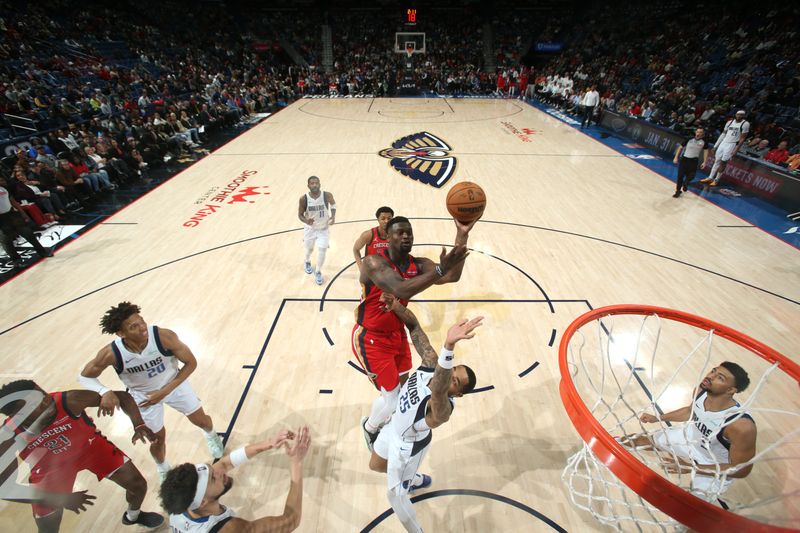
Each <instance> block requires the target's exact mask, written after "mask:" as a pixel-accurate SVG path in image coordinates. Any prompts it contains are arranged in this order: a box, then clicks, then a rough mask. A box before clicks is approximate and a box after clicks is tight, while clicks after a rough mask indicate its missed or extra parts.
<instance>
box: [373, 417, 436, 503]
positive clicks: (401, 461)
mask: <svg viewBox="0 0 800 533" xmlns="http://www.w3.org/2000/svg"><path fill="white" fill-rule="evenodd" d="M428 435H429V436H430V435H431V434H430V433H428ZM428 448H430V438H428V439H427V442H404V441H403V440H402V439H401V438H400V436H399V435H397V433H396V432H395V431H394V430H393V428H392V427H391V426H386V427H384V428H383V430H382V431H381V432H380V433H379V434H378V439H377V440H376V441H375V453H377V454H378V455H379V456H380V457H381V458H382V459H386V462H387V464H386V487H387V488H388V489H389V490H391V491H394V493H395V494H397V495H398V496H403V495H405V494H408V489H409V488H411V485H412V484H413V483H414V476H415V475H416V474H417V471H418V470H419V467H420V465H422V461H423V460H424V459H425V456H426V455H428Z"/></svg>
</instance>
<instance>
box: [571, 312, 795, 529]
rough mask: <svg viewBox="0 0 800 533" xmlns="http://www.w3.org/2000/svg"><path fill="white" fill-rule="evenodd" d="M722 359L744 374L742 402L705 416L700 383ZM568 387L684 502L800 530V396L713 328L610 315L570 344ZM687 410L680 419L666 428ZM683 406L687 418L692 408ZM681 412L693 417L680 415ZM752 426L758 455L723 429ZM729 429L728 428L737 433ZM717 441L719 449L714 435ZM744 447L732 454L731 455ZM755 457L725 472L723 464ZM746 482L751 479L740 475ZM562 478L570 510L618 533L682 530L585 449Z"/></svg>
mask: <svg viewBox="0 0 800 533" xmlns="http://www.w3.org/2000/svg"><path fill="white" fill-rule="evenodd" d="M722 361H730V362H733V363H735V364H737V365H739V366H741V367H742V368H744V369H745V370H746V371H747V373H748V374H749V377H750V381H751V383H750V385H749V387H748V388H747V389H746V390H745V391H743V392H741V393H737V394H736V395H734V399H735V400H737V401H738V405H735V406H733V407H730V408H728V409H724V410H722V411H720V410H717V409H714V410H713V412H712V411H705V410H704V406H705V399H706V397H703V396H700V397H699V398H698V395H700V394H702V389H700V388H698V385H699V384H700V383H701V382H702V381H703V379H704V378H705V377H706V376H708V375H709V374H711V375H713V372H714V369H715V368H716V367H718V366H719V365H720V363H721V362H722ZM567 363H568V365H569V368H570V374H571V376H572V381H573V383H574V384H575V387H576V389H577V391H578V393H579V395H580V397H581V399H582V401H583V403H584V404H585V405H586V406H587V408H588V409H589V410H590V411H591V414H592V416H593V417H594V418H595V419H596V420H597V421H598V422H599V423H600V424H601V425H602V428H603V429H604V430H605V431H606V432H607V433H608V434H609V435H610V436H612V437H614V438H615V439H616V440H617V442H619V443H620V444H623V445H624V447H625V450H627V453H629V454H631V455H632V456H633V457H635V458H636V459H637V460H638V461H639V462H640V463H641V465H642V468H641V472H647V473H648V474H650V472H648V470H647V469H650V470H652V471H653V472H656V473H658V474H659V475H661V476H662V477H664V478H666V479H668V480H669V481H671V482H672V483H674V484H675V485H677V486H679V487H681V488H683V489H684V490H685V491H686V492H687V493H691V494H694V495H695V496H697V497H698V498H701V499H703V500H706V501H708V502H711V503H713V504H714V505H718V506H721V507H723V508H726V509H728V510H729V512H732V513H736V514H737V515H740V516H744V517H746V518H749V519H752V520H756V521H758V522H761V523H764V524H769V525H773V526H778V527H798V525H800V503H798V502H800V498H799V497H798V496H800V479H799V478H798V474H797V472H800V468H798V467H800V397H799V396H800V395H798V384H797V381H795V380H794V379H792V378H791V376H788V375H786V374H785V373H784V372H782V371H781V369H780V368H779V367H778V364H777V363H776V364H771V363H769V362H768V361H765V360H764V359H762V358H761V357H759V356H758V355H757V354H754V353H753V352H752V351H750V350H749V349H747V348H743V347H741V346H739V345H738V344H736V343H734V342H730V341H728V340H726V339H724V338H722V337H720V336H718V335H715V332H714V331H713V330H711V331H708V330H704V329H700V328H697V327H694V326H690V325H687V324H683V323H681V322H676V321H673V320H668V319H662V318H660V317H659V316H657V315H649V316H645V315H641V314H639V315H610V316H605V317H603V318H602V319H598V320H595V321H593V322H589V323H587V324H585V325H584V326H583V327H582V328H580V329H578V330H577V331H576V332H575V334H574V335H572V338H571V339H569V345H568V351H567ZM681 408H684V411H683V412H682V413H683V416H680V417H677V418H680V419H681V420H685V421H673V422H668V421H665V419H664V418H665V417H666V418H667V419H669V418H676V415H672V416H665V414H667V413H671V412H675V411H676V410H678V409H681ZM687 408H688V409H687ZM687 415H688V416H687ZM749 424H754V425H755V427H756V428H757V438H756V448H755V450H754V452H753V453H749V452H748V451H747V450H745V449H743V448H742V447H741V446H739V443H742V442H746V440H743V439H741V438H738V439H737V438H735V439H734V442H735V444H734V453H735V455H731V452H730V451H729V450H728V449H727V448H726V447H725V444H726V443H724V442H723V441H725V440H726V439H725V438H724V437H725V436H729V435H731V434H732V432H731V433H729V432H728V431H727V429H728V428H729V427H733V428H734V430H735V431H741V429H742V428H743V427H744V426H747V425H749ZM732 425H733V426H732ZM720 434H722V437H723V438H722V440H720V438H719V436H720ZM737 446H739V447H738V448H736V447H737ZM742 454H744V456H745V457H749V456H751V455H752V457H751V458H750V459H749V460H746V461H745V462H740V463H739V464H736V465H734V466H729V465H730V463H731V462H732V460H731V458H730V457H740V456H741V455H742ZM744 474H746V475H744ZM562 479H563V481H564V483H565V484H566V485H567V487H568V489H569V492H570V495H571V498H572V502H573V503H574V504H575V505H576V506H578V507H580V508H582V509H584V510H586V511H588V512H590V513H591V514H592V515H593V516H594V517H595V518H596V519H597V520H598V521H600V522H601V523H603V524H605V525H607V526H609V527H610V528H613V529H616V530H618V531H623V530H624V531H637V530H638V531H649V530H653V531H659V530H660V531H675V530H684V529H685V528H684V526H682V525H681V524H680V523H679V522H678V521H676V520H675V519H673V518H672V517H670V516H668V515H666V514H664V513H663V512H661V511H660V510H658V509H657V508H656V507H654V506H653V505H651V504H650V503H648V502H647V501H645V500H644V499H643V498H641V497H640V496H639V495H638V494H636V493H635V492H634V491H633V490H631V489H630V488H628V487H627V486H626V485H625V484H624V483H623V482H622V481H620V480H619V479H618V478H617V477H616V476H615V475H614V474H613V473H612V472H611V471H610V470H609V469H608V468H607V467H606V466H605V465H604V464H603V462H602V461H600V460H598V458H597V457H596V456H595V455H594V453H593V452H592V450H591V449H590V447H589V446H588V445H587V444H586V443H584V444H583V446H582V448H581V449H580V450H578V451H577V452H576V453H575V454H574V455H573V456H572V457H570V458H569V460H568V463H567V465H566V468H565V469H564V471H563V473H562Z"/></svg>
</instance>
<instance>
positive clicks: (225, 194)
mask: <svg viewBox="0 0 800 533" xmlns="http://www.w3.org/2000/svg"><path fill="white" fill-rule="evenodd" d="M256 174H258V171H257V170H243V171H242V172H241V173H240V174H239V175H238V176H236V177H235V178H233V179H231V180H230V181H228V183H227V184H226V185H224V186H215V187H211V188H210V189H209V190H207V191H206V192H205V193H203V195H202V196H201V197H200V198H198V199H197V200H196V201H195V202H194V203H195V204H196V205H198V206H200V208H199V209H197V210H196V211H195V213H194V214H193V215H192V216H191V217H189V218H188V219H187V220H185V221H184V222H183V224H182V225H183V227H184V228H196V227H197V226H199V225H200V223H201V222H203V221H204V220H205V219H206V218H208V217H210V216H212V215H215V214H216V213H218V212H219V211H220V210H221V209H222V208H223V207H225V206H226V205H231V204H254V203H256V202H255V201H256V199H258V198H260V197H261V196H266V195H268V194H269V191H268V190H267V189H269V186H267V185H257V186H248V187H243V186H242V185H243V184H244V183H245V182H246V181H247V180H248V178H250V177H251V176H255V175H256Z"/></svg>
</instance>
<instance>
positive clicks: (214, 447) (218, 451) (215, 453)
mask: <svg viewBox="0 0 800 533" xmlns="http://www.w3.org/2000/svg"><path fill="white" fill-rule="evenodd" d="M206 446H208V451H209V452H211V457H213V458H214V459H219V458H221V457H222V449H223V448H224V447H225V445H224V444H223V443H222V437H220V436H219V433H217V432H214V433H211V434H206Z"/></svg>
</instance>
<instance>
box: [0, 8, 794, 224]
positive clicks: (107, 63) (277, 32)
mask: <svg viewBox="0 0 800 533" xmlns="http://www.w3.org/2000/svg"><path fill="white" fill-rule="evenodd" d="M617 7H618V6H617V5H615V4H613V3H612V4H602V5H598V6H597V7H594V8H591V9H590V10H588V11H586V12H583V11H581V12H575V13H560V14H558V15H556V16H552V17H549V18H547V19H540V18H536V17H534V16H532V15H531V14H530V13H529V12H527V14H526V13H522V14H519V13H515V12H513V10H512V11H508V12H506V13H500V14H498V15H497V16H495V17H494V18H493V19H492V20H491V25H492V33H493V39H494V50H495V51H496V59H497V66H498V68H497V70H496V72H485V69H484V68H483V66H484V64H483V63H484V61H483V59H484V46H483V45H484V43H483V35H482V29H483V27H484V23H483V22H482V21H483V20H484V19H483V18H482V17H480V16H477V15H476V14H475V13H471V16H465V15H464V14H463V13H461V15H459V13H460V12H459V11H458V10H448V9H446V8H442V9H441V11H439V12H434V11H431V12H430V13H429V16H427V17H426V20H425V21H423V22H420V23H419V25H418V26H417V27H415V28H413V30H414V31H419V32H425V34H426V53H425V54H424V55H417V56H415V57H414V59H413V66H412V68H411V72H407V71H406V63H405V55H404V54H398V53H396V51H395V50H394V45H395V43H394V36H395V32H398V31H408V30H409V28H407V27H405V26H404V25H403V13H402V11H401V10H400V9H396V8H389V9H384V8H379V9H375V8H365V9H350V10H348V9H343V10H332V11H330V12H327V13H322V14H320V13H317V12H315V11H313V10H312V11H309V12H308V13H306V12H302V11H289V12H282V11H280V10H272V11H268V12H265V13H262V14H261V15H258V16H251V15H250V13H247V12H246V11H237V10H236V9H228V8H226V7H225V6H224V5H222V4H204V5H202V7H199V8H198V9H194V10H189V11H187V10H186V9H185V6H184V5H181V4H180V3H177V4H169V3H168V4H163V3H158V2H155V0H141V1H139V2H137V3H136V4H135V5H134V4H126V3H120V4H118V5H116V6H115V7H113V8H111V7H107V6H104V5H103V4H100V3H93V2H92V1H89V2H87V3H83V4H81V6H80V7H76V6H75V5H74V4H73V3H71V2H69V1H68V0H52V1H50V2H48V4H47V6H44V5H40V4H28V5H24V6H20V8H19V9H18V10H14V11H9V12H8V13H6V14H5V16H4V17H3V18H2V19H0V31H2V32H3V35H4V39H3V40H2V42H1V43H0V113H2V114H3V115H4V116H5V117H6V119H7V120H8V121H11V122H12V123H14V124H15V125H16V126H17V128H19V126H20V125H25V124H27V125H28V126H29V127H32V128H35V129H36V130H37V134H36V136H35V137H34V138H33V139H34V140H33V143H32V146H31V148H30V149H29V150H27V151H24V152H21V153H19V154H15V155H14V157H12V158H6V159H5V160H4V161H3V162H4V165H5V167H6V168H5V169H4V172H6V176H5V177H6V178H7V182H8V184H9V188H10V189H11V191H12V194H13V195H15V197H16V199H17V200H19V201H20V202H21V203H22V204H24V205H25V206H26V209H28V210H29V211H31V212H32V214H33V215H35V216H36V218H37V220H36V222H37V223H39V224H40V225H46V224H48V223H51V222H54V221H56V220H58V219H59V217H61V216H63V215H64V214H65V213H66V212H67V211H68V210H70V209H79V208H81V207H82V206H85V205H86V204H87V203H89V202H91V201H92V200H93V199H94V198H95V197H97V196H98V195H103V194H105V193H106V192H107V191H112V190H114V189H115V188H116V187H119V186H120V185H124V184H125V183H129V182H132V181H136V180H142V179H147V173H148V171H149V169H152V168H153V167H156V166H159V165H162V164H164V163H165V162H168V161H170V160H173V159H174V160H177V161H188V160H190V159H192V158H196V157H198V156H200V155H202V154H203V153H204V148H203V147H202V143H203V140H204V136H205V135H208V134H210V133H212V132H213V131H214V130H216V129H219V128H225V127H231V126H233V125H235V124H236V123H237V122H239V121H240V120H242V119H246V118H247V117H248V116H250V115H252V114H254V113H259V112H273V111H275V110H276V109H278V108H280V107H282V106H285V105H287V103H289V102H291V101H292V100H293V99H295V98H298V97H302V96H304V95H315V94H318V95H342V96H347V95H365V94H370V95H375V96H383V95H393V94H395V93H396V91H397V88H398V86H399V84H400V83H401V80H402V79H403V78H404V77H406V78H407V77H408V76H411V77H412V78H413V80H414V82H415V84H416V86H417V87H418V88H419V89H420V90H423V91H432V92H436V93H440V94H454V95H471V94H486V95H488V94H494V95H497V96H501V95H502V96H512V97H531V96H533V95H534V94H536V95H537V96H538V97H539V98H543V99H545V100H547V101H548V102H550V103H552V104H553V105H558V106H560V107H562V108H563V109H564V110H566V111H568V112H573V113H576V114H577V113H580V112H581V110H582V109H583V103H584V97H585V93H586V91H587V89H588V88H589V86H590V85H597V87H598V90H599V92H600V95H601V98H600V105H599V106H597V109H596V112H597V113H600V112H602V110H603V109H605V110H610V111H614V112H617V113H622V114H625V115H628V116H631V117H637V118H639V119H641V120H647V121H650V122H652V123H655V124H658V125H661V126H662V127H665V128H669V129H672V130H675V131H678V132H681V133H685V132H687V131H690V130H693V129H694V128H695V127H697V126H703V127H705V128H706V130H707V131H708V132H709V136H710V137H715V136H716V135H718V133H719V131H720V129H721V127H722V125H723V124H724V123H725V120H726V119H727V118H728V117H730V116H731V115H732V113H733V111H734V110H736V109H744V110H745V111H746V112H747V113H748V120H749V121H750V123H751V135H750V139H749V141H748V143H746V144H745V145H744V146H743V148H742V151H743V154H745V155H747V156H749V157H754V158H760V159H763V160H764V161H766V162H769V163H771V164H775V165H780V166H786V167H789V168H790V169H792V170H796V169H797V167H798V165H800V155H798V152H800V136H798V126H800V115H799V114H798V107H800V63H799V62H798V61H797V60H798V57H800V54H799V53H798V46H799V45H798V42H800V41H798V40H797V39H795V37H796V33H795V24H794V22H793V21H796V20H797V19H796V17H794V16H793V14H794V11H795V8H794V7H792V6H785V7H782V8H777V9H768V8H764V9H763V10H761V9H759V8H758V7H753V8H748V9H744V8H741V7H738V8H737V7H735V6H732V7H731V8H730V9H729V10H727V11H726V12H725V13H724V14H720V13H719V12H717V11H715V10H703V11H694V10H687V9H686V4H682V3H675V2H673V3H664V4H660V5H658V6H655V7H654V6H649V5H648V6H645V5H641V6H637V5H632V6H629V7H628V8H627V9H628V16H627V17H625V19H621V18H620V17H619V16H618V11H617ZM464 13H467V14H469V12H468V11H465V12H464ZM631 19H635V20H637V23H636V24H630V20H631ZM176 20H180V24H175V21H176ZM578 21H585V22H586V23H585V24H578V23H577V22H578ZM323 25H328V26H330V28H331V35H332V44H333V65H332V67H333V68H332V71H326V69H325V68H323V66H322V64H321V60H322V58H321V56H322V48H323V46H322V26H323ZM234 30H235V31H234ZM536 40H544V41H558V42H562V43H564V51H563V52H562V53H560V54H557V55H554V56H552V57H550V58H546V59H544V60H543V59H542V57H541V56H540V57H538V58H536V59H537V63H536V66H535V67H530V66H527V65H525V64H523V63H524V62H525V60H524V54H525V52H526V48H529V47H530V45H531V44H532V43H533V42H534V41H536ZM279 41H282V42H288V43H289V44H290V45H291V46H292V47H294V49H295V51H296V52H297V53H299V54H300V55H301V56H302V58H303V59H304V60H305V62H306V63H307V64H303V65H296V64H295V63H294V62H293V61H292V60H291V59H290V57H289V56H288V55H287V54H286V52H285V51H284V50H283V49H282V47H281V46H280V45H279V43H278V42H279ZM530 57H531V55H530V54H529V55H528V58H529V59H530ZM17 131H18V130H14V131H12V130H11V129H10V128H5V130H4V131H3V132H0V134H2V133H4V134H5V136H6V137H9V136H11V135H13V134H14V133H15V132H17ZM710 140H711V141H712V142H713V140H714V139H713V138H712V139H710ZM30 206H32V207H30ZM37 210H38V211H40V212H41V216H39V214H38V213H37Z"/></svg>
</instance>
